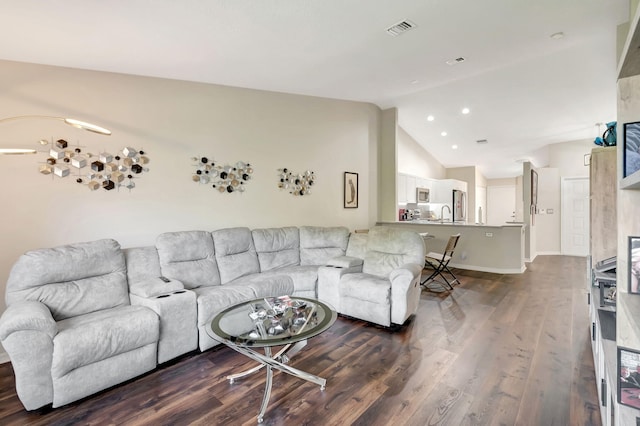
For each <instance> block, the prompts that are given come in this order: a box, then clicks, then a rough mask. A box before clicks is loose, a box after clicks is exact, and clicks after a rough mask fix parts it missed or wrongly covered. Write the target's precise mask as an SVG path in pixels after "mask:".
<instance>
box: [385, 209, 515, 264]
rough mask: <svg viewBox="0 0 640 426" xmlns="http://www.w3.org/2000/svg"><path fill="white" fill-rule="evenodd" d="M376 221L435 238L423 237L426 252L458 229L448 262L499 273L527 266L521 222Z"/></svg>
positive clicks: (440, 248)
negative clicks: (484, 223)
mask: <svg viewBox="0 0 640 426" xmlns="http://www.w3.org/2000/svg"><path fill="white" fill-rule="evenodd" d="M377 225H381V226H391V227H400V228H402V229H412V230H415V231H416V232H418V233H425V232H426V233H428V234H429V235H433V236H434V238H432V239H428V240H425V244H426V248H427V252H430V251H433V252H439V253H442V251H443V250H444V247H445V246H446V244H447V241H448V240H449V237H450V236H451V235H453V234H457V233H460V240H459V241H458V246H457V247H456V250H455V252H454V254H453V259H451V263H450V265H451V266H453V267H455V268H460V269H469V270H474V271H482V272H494V273H499V274H519V273H522V272H524V271H525V270H526V267H525V263H524V227H525V225H524V224H522V223H505V224H504V225H498V226H493V225H480V224H475V223H461V222H456V223H451V222H443V223H440V221H428V220H424V219H422V220H412V221H404V222H378V223H377Z"/></svg>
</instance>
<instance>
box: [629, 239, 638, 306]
mask: <svg viewBox="0 0 640 426" xmlns="http://www.w3.org/2000/svg"><path fill="white" fill-rule="evenodd" d="M628 265H629V275H628V281H629V293H632V294H640V237H629V261H628Z"/></svg>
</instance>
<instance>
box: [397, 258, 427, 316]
mask: <svg viewBox="0 0 640 426" xmlns="http://www.w3.org/2000/svg"><path fill="white" fill-rule="evenodd" d="M422 268H423V265H419V264H417V263H408V264H406V265H402V266H401V267H400V268H397V269H394V270H393V271H391V272H390V273H389V280H390V281H391V322H392V323H394V324H404V322H405V321H406V319H407V318H408V317H409V316H411V315H413V314H415V313H416V311H417V310H418V304H419V303H420V293H421V292H422V289H421V288H420V277H421V275H422Z"/></svg>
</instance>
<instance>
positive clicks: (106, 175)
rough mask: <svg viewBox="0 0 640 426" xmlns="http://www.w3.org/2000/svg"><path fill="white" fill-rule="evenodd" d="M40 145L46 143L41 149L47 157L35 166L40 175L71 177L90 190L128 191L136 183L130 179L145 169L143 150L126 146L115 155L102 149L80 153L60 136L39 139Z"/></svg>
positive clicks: (78, 149)
mask: <svg viewBox="0 0 640 426" xmlns="http://www.w3.org/2000/svg"><path fill="white" fill-rule="evenodd" d="M40 145H42V146H45V147H46V146H47V145H49V148H48V150H47V151H44V152H45V153H46V154H47V159H46V160H45V162H44V163H43V164H41V165H40V167H39V171H40V173H41V174H43V175H52V176H57V177H59V178H66V177H69V176H75V177H76V179H75V180H76V182H77V183H78V184H81V185H86V186H87V187H88V188H89V189H90V190H92V191H95V190H98V189H100V188H102V189H104V190H105V191H111V190H113V189H119V188H121V187H124V188H127V189H128V190H131V189H133V188H135V186H136V184H135V182H134V180H135V179H137V178H139V177H140V176H141V175H142V174H143V173H146V172H148V171H149V169H148V168H147V167H146V165H147V164H148V163H149V157H147V155H146V153H145V152H144V151H143V150H137V149H135V148H132V147H129V146H127V147H124V148H122V149H121V150H120V151H118V152H117V153H116V154H111V153H109V152H102V153H100V154H97V155H95V154H92V153H90V152H84V151H83V147H80V146H76V147H70V146H69V143H68V142H67V141H66V140H64V139H58V140H57V141H55V142H51V143H49V141H47V140H44V139H43V140H41V141H40Z"/></svg>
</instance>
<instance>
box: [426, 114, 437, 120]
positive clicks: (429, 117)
mask: <svg viewBox="0 0 640 426" xmlns="http://www.w3.org/2000/svg"><path fill="white" fill-rule="evenodd" d="M435 119H436V118H435V117H434V116H433V115H428V116H427V121H433V120H435Z"/></svg>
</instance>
